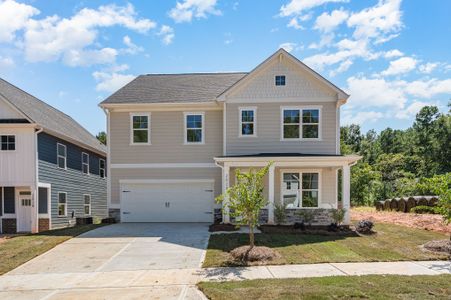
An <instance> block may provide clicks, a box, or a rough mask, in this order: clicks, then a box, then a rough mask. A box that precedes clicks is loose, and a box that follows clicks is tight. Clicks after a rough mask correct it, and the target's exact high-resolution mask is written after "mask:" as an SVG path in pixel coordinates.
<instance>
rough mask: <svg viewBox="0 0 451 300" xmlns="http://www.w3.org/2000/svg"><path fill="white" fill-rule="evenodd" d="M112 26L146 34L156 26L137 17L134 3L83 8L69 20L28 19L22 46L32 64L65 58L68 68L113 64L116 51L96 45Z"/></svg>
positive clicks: (147, 20) (55, 18)
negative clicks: (104, 31) (101, 32)
mask: <svg viewBox="0 0 451 300" xmlns="http://www.w3.org/2000/svg"><path fill="white" fill-rule="evenodd" d="M111 26H122V27H125V28H127V29H130V30H134V31H137V32H140V33H145V32H147V31H149V30H150V29H151V28H154V27H155V26H156V24H155V23H154V22H153V21H151V20H149V19H139V18H137V17H136V12H135V10H134V7H133V6H132V5H131V4H128V5H126V6H117V5H106V6H100V7H99V8H98V9H91V8H84V9H82V10H80V11H79V12H77V13H76V14H74V15H73V16H72V17H70V18H61V17H59V16H57V15H54V16H49V17H46V18H43V19H32V18H29V19H28V20H27V22H26V26H25V27H24V29H23V30H24V36H23V41H22V42H21V43H20V44H21V47H22V48H23V50H24V51H25V58H26V59H27V60H28V61H30V62H39V61H55V60H58V59H62V61H63V62H64V63H66V64H68V65H69V66H78V65H82V66H84V65H92V64H103V63H111V62H113V61H114V60H115V57H116V55H117V50H115V49H112V48H109V47H105V48H100V47H99V45H97V44H96V43H97V37H98V35H99V29H101V28H107V27H111ZM99 48H100V49H99Z"/></svg>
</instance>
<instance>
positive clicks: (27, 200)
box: [0, 79, 107, 233]
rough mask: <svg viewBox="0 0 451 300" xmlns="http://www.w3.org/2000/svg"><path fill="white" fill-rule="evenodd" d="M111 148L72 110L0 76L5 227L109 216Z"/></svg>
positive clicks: (41, 226) (32, 228)
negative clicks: (74, 116) (71, 113)
mask: <svg viewBox="0 0 451 300" xmlns="http://www.w3.org/2000/svg"><path fill="white" fill-rule="evenodd" d="M106 164H107V161H106V147H105V146H104V145H102V144H101V143H100V142H99V141H98V140H97V139H96V138H95V137H94V136H92V135H91V134H90V133H89V132H88V131H87V130H85V129H84V128H83V127H82V126H81V125H80V124H78V123H77V122H76V121H75V120H73V119H72V118H71V117H69V116H68V115H66V114H64V113H62V112H61V111H59V110H57V109H55V108H53V107H51V106H49V105H47V104H46V103H44V102H42V101H41V100H39V99H37V98H35V97H33V96H31V95H30V94H28V93H26V92H24V91H22V90H21V89H19V88H17V87H15V86H13V85H12V84H10V83H8V82H6V81H4V80H2V79H0V232H4V233H14V232H38V231H43V230H48V229H55V228H60V227H65V226H70V225H73V224H74V223H75V218H76V217H85V216H90V217H101V218H103V217H105V216H107V192H106V186H107V180H106V175H107V173H106Z"/></svg>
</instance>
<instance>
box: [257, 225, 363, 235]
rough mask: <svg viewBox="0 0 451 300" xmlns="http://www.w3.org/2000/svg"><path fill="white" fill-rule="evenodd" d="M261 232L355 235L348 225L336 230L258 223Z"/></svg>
mask: <svg viewBox="0 0 451 300" xmlns="http://www.w3.org/2000/svg"><path fill="white" fill-rule="evenodd" d="M259 229H260V231H261V232H263V233H288V234H314V235H335V236H336V235H339V236H355V235H356V232H355V231H354V230H352V229H351V228H349V227H348V226H341V227H340V228H339V229H338V230H337V231H330V230H328V226H311V227H308V226H307V227H306V228H305V229H301V228H295V227H294V226H293V225H260V227H259Z"/></svg>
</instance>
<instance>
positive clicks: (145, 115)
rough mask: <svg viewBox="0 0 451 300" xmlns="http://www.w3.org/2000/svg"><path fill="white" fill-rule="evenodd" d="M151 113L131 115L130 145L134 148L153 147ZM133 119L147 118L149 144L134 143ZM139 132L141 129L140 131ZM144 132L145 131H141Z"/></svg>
mask: <svg viewBox="0 0 451 300" xmlns="http://www.w3.org/2000/svg"><path fill="white" fill-rule="evenodd" d="M150 116H151V114H150V113H130V145H133V146H146V145H152V143H151V141H150V140H151V136H150V133H151V124H150V122H151V121H150V120H151V119H150ZM133 117H147V143H135V142H133ZM138 130H139V129H138ZM141 130H143V129H141Z"/></svg>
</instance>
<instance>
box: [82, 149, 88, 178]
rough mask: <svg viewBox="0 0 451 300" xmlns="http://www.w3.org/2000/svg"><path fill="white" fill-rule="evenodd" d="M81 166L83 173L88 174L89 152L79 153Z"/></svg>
mask: <svg viewBox="0 0 451 300" xmlns="http://www.w3.org/2000/svg"><path fill="white" fill-rule="evenodd" d="M81 164H82V166H81V168H82V171H83V173H84V174H89V154H88V153H85V152H82V153H81Z"/></svg>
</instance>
